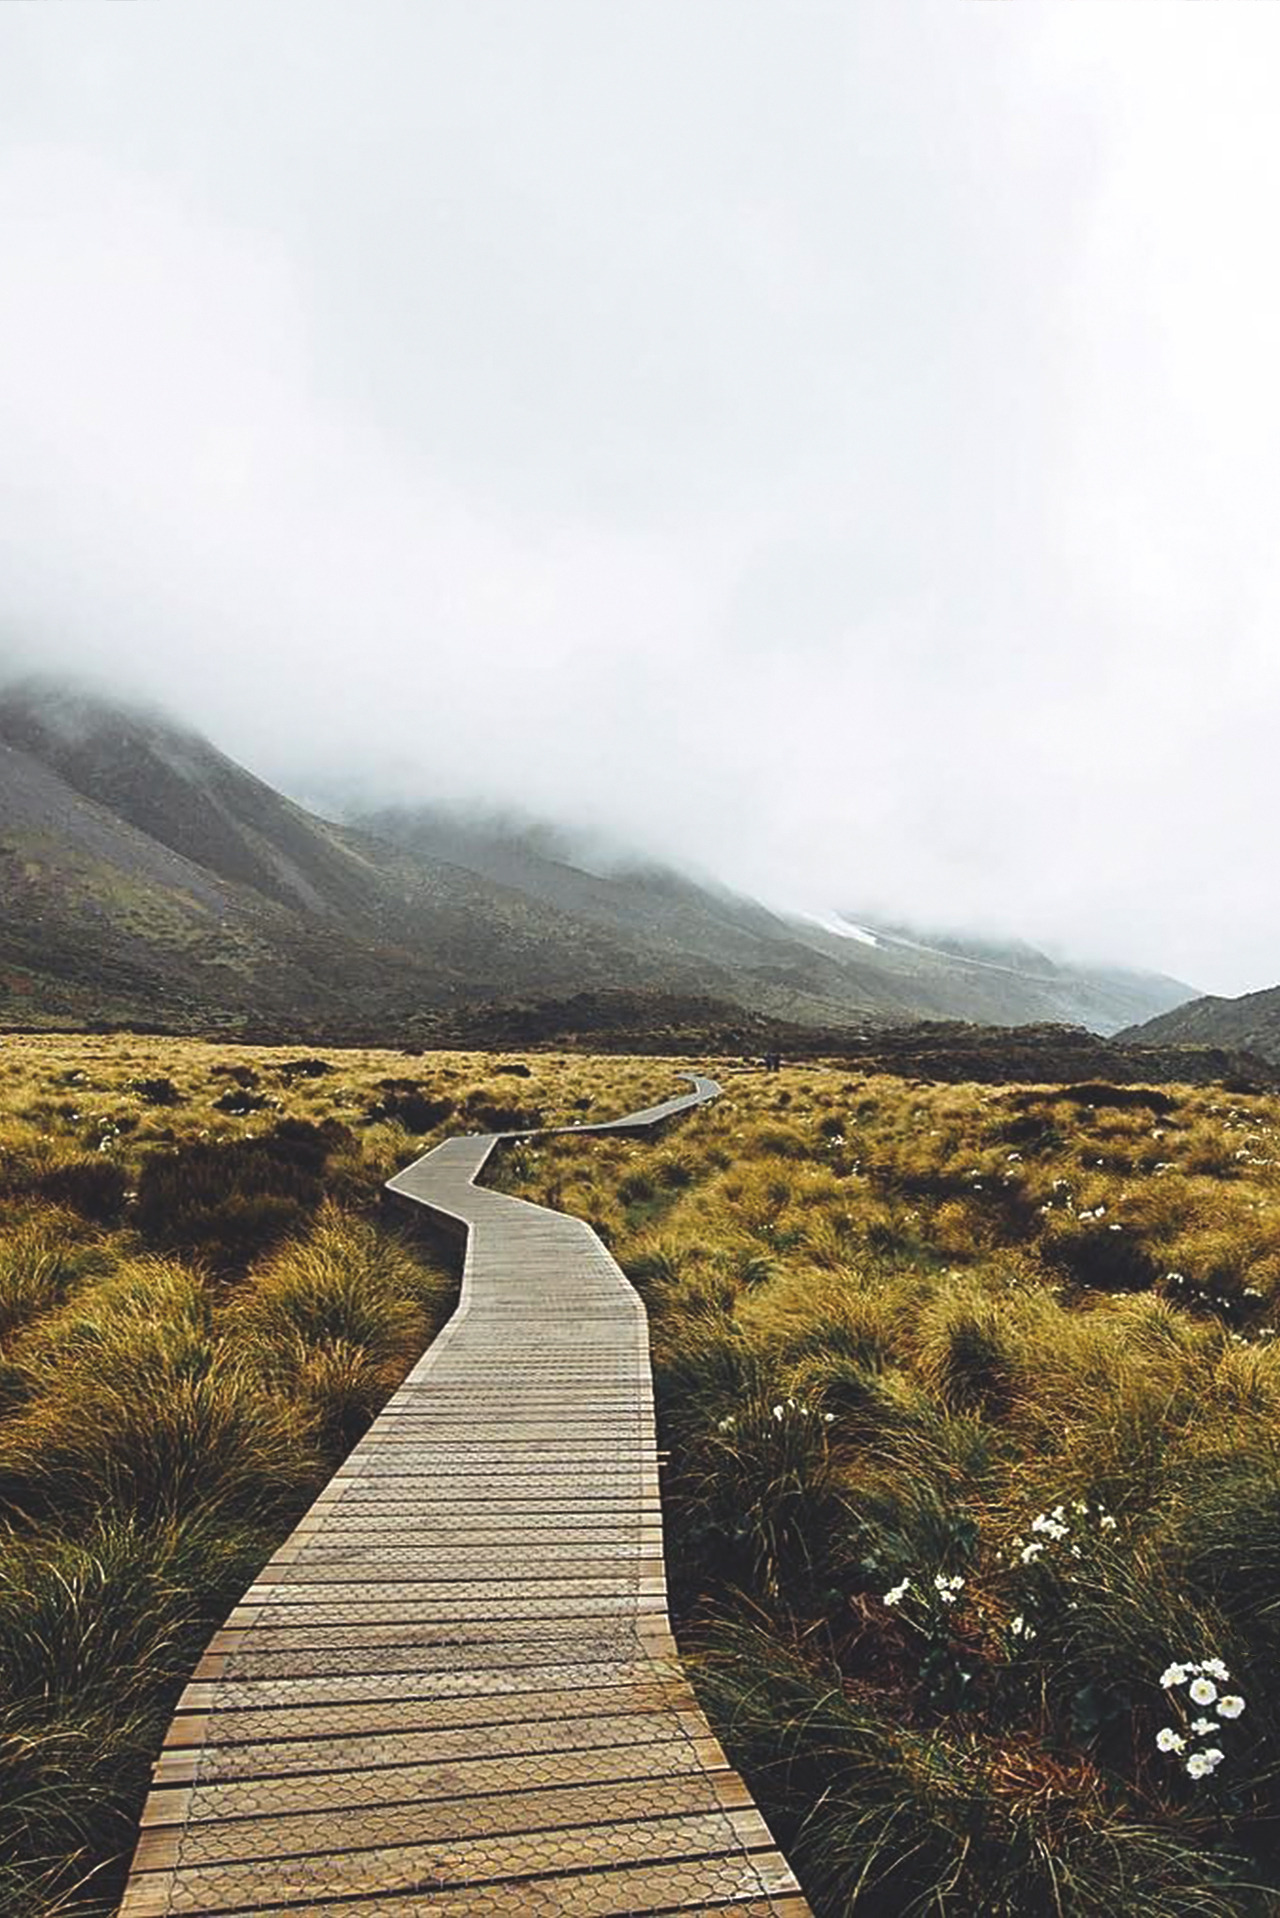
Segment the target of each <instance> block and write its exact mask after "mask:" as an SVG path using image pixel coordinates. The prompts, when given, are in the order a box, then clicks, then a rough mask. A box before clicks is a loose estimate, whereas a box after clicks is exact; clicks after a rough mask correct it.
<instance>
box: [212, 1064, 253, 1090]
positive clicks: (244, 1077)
mask: <svg viewBox="0 0 1280 1918" xmlns="http://www.w3.org/2000/svg"><path fill="white" fill-rule="evenodd" d="M213 1077H214V1078H215V1079H230V1080H231V1081H232V1083H233V1084H234V1085H238V1086H256V1085H257V1083H258V1075H257V1073H256V1072H255V1071H254V1069H253V1067H252V1066H215V1067H214V1068H213Z"/></svg>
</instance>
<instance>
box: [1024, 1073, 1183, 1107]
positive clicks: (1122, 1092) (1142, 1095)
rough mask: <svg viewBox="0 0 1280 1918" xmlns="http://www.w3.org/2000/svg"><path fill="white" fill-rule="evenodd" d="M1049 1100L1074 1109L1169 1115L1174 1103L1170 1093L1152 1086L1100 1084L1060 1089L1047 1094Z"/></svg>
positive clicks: (1090, 1083) (1092, 1083) (1175, 1101)
mask: <svg viewBox="0 0 1280 1918" xmlns="http://www.w3.org/2000/svg"><path fill="white" fill-rule="evenodd" d="M1048 1096H1049V1097H1050V1098H1055V1099H1071V1100H1073V1101H1074V1102H1075V1103H1076V1104H1077V1105H1090V1106H1096V1107H1097V1109H1098V1110H1099V1111H1102V1109H1103V1108H1104V1107H1106V1106H1110V1107H1113V1108H1114V1109H1115V1110H1117V1111H1122V1112H1123V1111H1146V1112H1159V1113H1166V1112H1172V1111H1173V1110H1174V1108H1175V1106H1176V1105H1177V1103H1178V1101H1177V1100H1176V1099H1175V1098H1174V1096H1173V1094H1172V1093H1170V1092H1161V1091H1159V1090H1158V1089H1157V1088H1156V1087H1155V1086H1109V1085H1104V1084H1103V1083H1102V1082H1101V1081H1099V1082H1097V1083H1096V1084H1095V1083H1094V1082H1093V1081H1092V1080H1090V1081H1088V1082H1087V1083H1086V1084H1083V1085H1076V1086H1063V1088H1062V1090H1061V1091H1060V1092H1054V1093H1050V1094H1049V1095H1048Z"/></svg>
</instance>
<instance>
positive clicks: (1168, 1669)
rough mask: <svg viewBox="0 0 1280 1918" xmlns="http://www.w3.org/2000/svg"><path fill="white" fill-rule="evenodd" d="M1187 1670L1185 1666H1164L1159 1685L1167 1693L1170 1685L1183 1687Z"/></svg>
mask: <svg viewBox="0 0 1280 1918" xmlns="http://www.w3.org/2000/svg"><path fill="white" fill-rule="evenodd" d="M1186 1682H1187V1668H1186V1666H1185V1665H1166V1666H1165V1668H1164V1670H1163V1671H1162V1672H1161V1674H1160V1683H1161V1684H1162V1685H1163V1686H1164V1688H1165V1690H1166V1691H1168V1690H1169V1688H1170V1686H1172V1685H1185V1684H1186Z"/></svg>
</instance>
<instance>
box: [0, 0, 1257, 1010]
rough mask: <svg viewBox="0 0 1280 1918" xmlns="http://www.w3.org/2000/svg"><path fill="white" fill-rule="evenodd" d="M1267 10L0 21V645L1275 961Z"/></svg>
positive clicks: (328, 735) (807, 897) (844, 867)
mask: <svg viewBox="0 0 1280 1918" xmlns="http://www.w3.org/2000/svg"><path fill="white" fill-rule="evenodd" d="M1278 42H1280V22H1277V21H1276V19H1275V17H1274V16H1273V14H1272V13H1271V10H1270V9H1263V8H1249V9H1222V8H1214V9H1198V8H1182V7H1174V6H1169V7H1167V8H1166V7H1164V6H1155V7H1152V6H1149V7H1145V8H1134V9H1128V10H1125V9H1116V8H1111V7H1106V8H1102V7H1093V6H1090V5H1085V4H1080V5H1077V6H1075V7H1072V8H1070V9H1065V8H1061V7H1048V8H1040V7H1037V6H1034V5H1027V6H1023V7H1019V8H1018V9H1011V8H979V7H959V8H957V7H954V6H951V5H942V4H937V5H935V4H930V3H929V0H921V3H920V4H918V5H913V6H912V7H911V8H893V9H873V8H866V9H848V8H845V7H836V6H826V5H804V4H802V5H800V6H798V7H794V8H788V9H786V10H785V13H784V11H783V10H781V9H777V8H774V7H772V6H768V7H766V6H754V5H750V4H748V5H745V6H744V5H742V4H740V3H739V0H735V4H733V5H732V6H729V5H725V6H716V5H708V6H704V7H700V8H697V9H693V10H690V9H687V8H685V9H677V8H675V7H674V6H668V5H665V4H662V0H659V3H658V4H655V5H651V6H648V7H645V8H643V9H603V8H598V7H594V6H591V5H588V4H585V0H584V4H581V5H572V6H570V5H550V6H546V7H541V8H539V9H537V10H536V12H534V11H530V10H527V9H522V8H517V7H514V6H509V5H501V6H499V5H489V4H479V5H475V6H469V7H467V8H449V7H441V8H433V9H423V8H420V7H417V6H413V5H408V4H400V0H383V4H381V5H380V6H379V7H377V8H375V9H372V10H369V9H357V8H355V7H354V6H346V5H342V6H340V5H324V4H319V3H318V0H309V4H307V5H305V6H303V5H300V4H294V0H277V4H276V5H274V6H273V7H272V8H270V9H268V10H266V11H265V12H264V11H263V10H262V9H260V8H251V7H249V6H247V5H242V4H240V3H239V0H219V4H218V6H217V7H216V8H214V7H200V6H195V7H190V8H184V9H181V10H178V9H172V10H162V9H156V8H121V7H111V6H100V7H97V8H76V9H67V8H50V7H45V8H40V7H23V8H6V9H3V10H0V127H3V128H4V133H3V135H2V136H0V257H2V258H3V260H4V272H3V276H2V277H0V502H2V505H3V512H2V514H0V651H2V652H3V654H4V656H5V657H6V658H7V660H8V661H9V663H10V664H11V665H12V666H13V667H14V668H15V669H25V668H28V667H30V666H32V665H41V666H44V667H46V668H49V667H52V668H54V669H55V670H68V671H75V672H77V673H79V674H81V675H82V676H88V677H89V678H91V679H96V680H97V681H98V682H99V683H101V684H103V685H105V686H107V687H110V688H113V689H115V690H118V691H121V692H124V693H126V694H138V693H142V694H145V695H147V696H150V697H152V698H155V699H157V700H159V701H161V702H162V703H163V704H165V705H166V706H168V707H169V708H171V709H173V710H175V711H176V712H178V713H180V714H181V715H182V716H183V717H185V718H187V719H188V720H190V721H192V722H193V723H195V724H198V725H199V726H201V727H202V728H203V729H205V730H206V731H208V732H209V733H210V734H211V735H212V736H213V737H214V738H215V739H216V740H217V741H218V743H220V744H221V745H223V746H224V748H225V749H227V750H229V751H231V752H233V753H234V754H235V755H236V756H237V757H240V758H242V759H243V760H245V762H246V763H248V764H250V765H252V766H253V767H254V768H255V769H256V770H258V771H260V772H262V773H263V774H264V776H267V777H271V778H274V779H276V780H278V781H280V782H282V783H284V784H285V785H287V786H289V787H290V788H291V789H293V790H296V791H302V792H307V793H311V794H315V793H317V792H321V791H333V792H336V791H339V790H349V789H353V788H360V789H363V790H364V791H366V792H367V793H368V794H369V796H371V797H376V798H389V799H407V798H413V797H417V796H426V797H440V796H443V797H447V798H450V799H454V800H459V801H466V802H475V803H486V804H497V805H503V806H516V807H519V808H521V809H523V810H524V811H526V812H528V813H530V814H533V815H546V816H549V817H551V818H558V819H565V820H568V821H570V822H578V823H583V822H585V823H586V824H588V825H589V826H590V827H592V828H593V829H595V830H599V831H602V832H604V833H605V834H606V835H610V836H613V837H616V838H619V839H622V840H624V841H628V842H631V843H636V844H639V845H641V846H643V847H645V848H651V849H652V850H654V851H655V852H657V853H660V854H662V855H664V856H667V857H673V858H677V859H685V860H688V861H690V862H693V863H696V864H698V865H700V866H701V867H703V868H706V869H710V870H713V871H716V872H719V873H720V874H722V875H723V876H725V877H727V878H729V879H731V880H735V881H737V882H738V883H741V884H743V885H745V886H748V887H752V888H754V889H757V890H760V891H762V892H763V893H765V894H766V895H768V896H769V897H772V898H775V899H778V900H781V901H785V902H789V903H794V904H802V903H807V904H811V905H813V906H815V907H821V908H825V907H828V906H830V905H831V904H833V903H835V904H839V903H848V904H865V905H866V906H868V907H869V908H871V909H878V910H880V911H882V912H886V913H891V914H895V915H898V916H902V917H907V918H914V919H916V920H920V921H924V922H926V923H928V924H933V925H946V924H952V925H964V926H969V927H976V928H985V929H989V930H991V931H994V932H1016V933H1020V934H1022V935H1024V936H1026V937H1029V938H1032V939H1037V940H1041V941H1048V942H1049V943H1051V944H1055V945H1057V946H1059V947H1063V948H1069V949H1073V950H1075V951H1078V952H1083V953H1087V954H1090V955H1096V954H1100V953H1101V954H1109V955H1111V956H1115V957H1118V958H1124V959H1128V960H1129V961H1131V962H1133V963H1138V964H1147V965H1151V966H1154V967H1160V968H1163V969H1166V970H1170V971H1174V972H1177V973H1180V974H1182V975H1183V976H1185V977H1188V978H1190V979H1192V980H1194V981H1195V982H1196V983H1199V984H1202V985H1204V986H1206V987H1210V988H1215V989H1219V990H1226V991H1234V990H1242V989H1245V988H1248V987H1255V986H1262V985H1269V984H1273V983H1275V981H1276V980H1277V979H1278V978H1280V904H1277V902H1276V899H1275V895H1274V888H1273V887H1272V886H1271V885H1270V883H1269V881H1270V861H1269V858H1268V854H1269V845H1268V843H1267V842H1268V839H1269V832H1268V826H1269V821H1270V819H1271V818H1272V817H1273V816H1274V813H1275V810H1276V800H1277V773H1276V755H1275V752H1274V743H1273V742H1274V738H1275V735H1276V721H1277V717H1278V711H1277V709H1278V708H1280V651H1278V650H1277V648H1276V645H1275V641H1274V637H1273V636H1274V633H1275V631H1276V630H1277V624H1278V616H1280V576H1278V567H1277V562H1276V560H1275V559H1274V557H1273V553H1274V539H1273V536H1272V528H1273V526H1274V524H1275V521H1276V509H1277V505H1280V498H1278V494H1280V464H1278V456H1277V452H1276V448H1277V447H1278V446H1280V433H1278V432H1277V427H1278V426H1280V417H1278V416H1280V375H1278V373H1277V366H1276V359H1275V353H1274V331H1275V317H1276V304H1277V302H1276V291H1277V288H1276V272H1277V269H1276V267H1275V265H1274V262H1273V260H1272V257H1271V250H1270V249H1269V248H1267V247H1266V246H1265V244H1263V243H1262V237H1263V236H1264V235H1265V233H1266V232H1267V231H1268V230H1269V224H1270V218H1271V214H1270V209H1271V207H1272V206H1273V205H1274V201H1275V197H1276V190H1277V188H1278V187H1280V136H1278V135H1277V133H1276V130H1275V126H1274V116H1273V113H1272V111H1271V104H1270V101H1269V99H1268V95H1267V88H1266V85H1265V81H1266V77H1267V75H1268V73H1269V72H1273V71H1274V59H1275V55H1276V53H1277V52H1278V51H1280V46H1278V45H1277V43H1278Z"/></svg>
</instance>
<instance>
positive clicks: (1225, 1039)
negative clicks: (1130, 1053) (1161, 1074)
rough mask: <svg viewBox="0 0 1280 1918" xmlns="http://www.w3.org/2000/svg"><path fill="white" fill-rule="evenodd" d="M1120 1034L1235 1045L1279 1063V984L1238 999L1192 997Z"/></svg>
mask: <svg viewBox="0 0 1280 1918" xmlns="http://www.w3.org/2000/svg"><path fill="white" fill-rule="evenodd" d="M1120 1036H1121V1037H1122V1038H1124V1039H1132V1040H1136V1041H1137V1042H1138V1043H1140V1044H1144V1045H1145V1044H1150V1045H1177V1046H1235V1047H1237V1048H1239V1049H1240V1050H1243V1051H1248V1052H1256V1053H1257V1054H1258V1055H1259V1056H1260V1057H1261V1058H1263V1059H1270V1060H1271V1061H1272V1062H1273V1063H1274V1064H1277V1065H1280V986H1269V987H1268V988H1267V989H1266V991H1264V992H1246V993H1243V994H1242V995H1241V997H1240V998H1238V999H1216V998H1213V997H1212V996H1210V997H1207V998H1204V999H1192V1000H1190V1001H1189V1002H1188V1003H1187V1004H1186V1005H1181V1006H1178V1007H1176V1008H1175V1009H1174V1010H1173V1011H1172V1012H1165V1013H1161V1014H1160V1016H1159V1017H1158V1018H1155V1019H1148V1020H1146V1021H1145V1022H1144V1023H1143V1024H1141V1025H1135V1026H1132V1027H1130V1028H1128V1029H1127V1030H1126V1031H1125V1032H1123V1033H1122V1034H1121V1035H1120Z"/></svg>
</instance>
